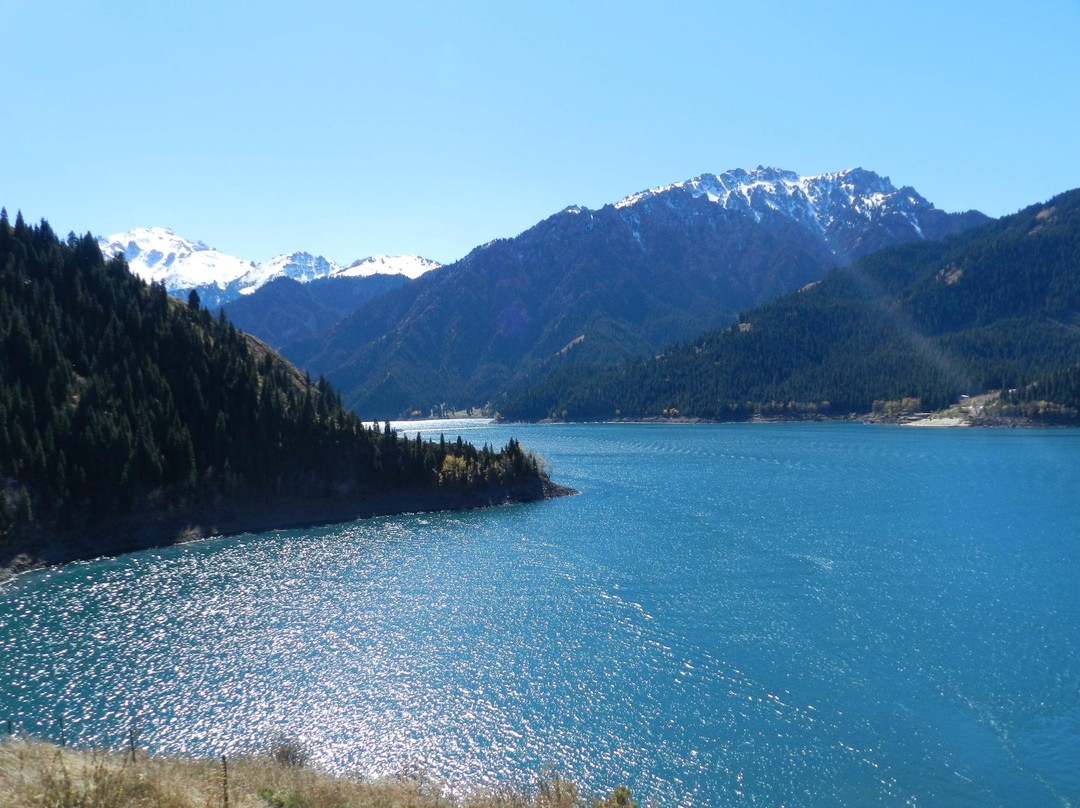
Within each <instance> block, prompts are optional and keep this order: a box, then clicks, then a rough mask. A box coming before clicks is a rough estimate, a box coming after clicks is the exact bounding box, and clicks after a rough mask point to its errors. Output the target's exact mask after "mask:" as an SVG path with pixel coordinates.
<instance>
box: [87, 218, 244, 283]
mask: <svg viewBox="0 0 1080 808" xmlns="http://www.w3.org/2000/svg"><path fill="white" fill-rule="evenodd" d="M98 246H99V247H101V252H102V253H103V254H104V255H106V256H112V255H115V254H116V253H121V254H123V256H124V260H126V261H127V262H128V266H129V267H131V271H132V272H134V273H135V274H136V275H138V276H139V277H140V278H142V279H143V280H144V281H147V282H148V283H151V282H153V283H161V282H163V283H164V284H165V288H166V289H168V290H169V291H170V292H178V291H182V290H183V291H186V290H188V289H194V288H197V287H202V286H211V285H217V286H220V287H221V288H222V289H224V288H225V286H226V285H228V284H229V283H231V282H232V281H234V280H236V279H237V278H239V277H241V276H243V275H245V274H247V273H248V272H250V271H251V270H252V269H254V268H255V264H253V263H252V262H251V261H245V260H243V259H242V258H237V257H235V256H232V255H226V254H225V253H223V252H219V251H217V250H215V249H212V248H210V247H207V246H206V245H205V244H203V243H202V242H201V241H189V240H188V239H185V238H181V237H180V236H178V235H176V234H175V233H174V232H173V231H172V230H169V229H168V228H165V227H136V228H135V229H134V230H128V231H127V232H126V233H116V234H114V235H111V236H101V237H99V238H98Z"/></svg>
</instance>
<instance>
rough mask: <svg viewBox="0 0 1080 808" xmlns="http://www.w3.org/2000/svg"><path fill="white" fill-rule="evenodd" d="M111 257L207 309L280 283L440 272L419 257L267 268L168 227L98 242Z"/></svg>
mask: <svg viewBox="0 0 1080 808" xmlns="http://www.w3.org/2000/svg"><path fill="white" fill-rule="evenodd" d="M98 246H99V247H100V248H101V251H102V253H103V254H104V255H105V256H107V257H112V256H113V255H116V254H117V253H119V254H121V255H123V256H124V260H126V261H127V263H128V266H129V267H131V271H132V272H134V273H135V274H136V275H138V276H139V277H140V278H142V279H143V280H145V281H147V282H151V283H164V284H165V289H166V291H168V292H169V293H170V294H173V295H183V294H186V293H187V292H189V291H190V290H192V289H195V290H196V291H198V293H199V296H200V298H201V299H202V301H203V303H204V304H205V305H208V306H211V307H217V306H221V305H223V304H225V303H228V302H229V301H231V300H235V299H236V298H238V297H241V296H243V295H249V294H252V293H253V292H255V291H256V290H257V289H259V288H261V287H262V286H264V285H265V284H267V283H269V282H270V281H272V280H275V279H277V278H291V279H292V280H295V281H298V282H300V283H308V282H310V281H314V280H318V279H322V278H358V277H368V276H371V275H400V276H402V277H405V278H409V279H413V278H418V277H420V276H421V275H423V274H424V273H425V272H428V271H430V270H432V269H435V268H437V267H438V266H439V264H438V263H436V262H435V261H429V260H427V259H426V258H420V257H419V256H415V255H394V256H386V255H377V256H372V257H369V258H363V259H360V260H358V261H354V262H353V263H351V264H349V265H348V266H341V265H340V264H337V263H335V262H333V261H330V260H329V259H327V258H324V257H323V256H321V255H312V254H311V253H307V252H294V253H290V254H288V255H278V256H275V257H274V258H271V259H270V260H269V261H265V262H263V263H261V264H256V263H255V262H253V261H245V260H244V259H242V258H237V257H236V256H232V255H227V254H225V253H223V252H220V251H218V250H215V249H213V248H212V247H208V246H207V245H206V244H204V243H203V242H201V241H190V240H188V239H185V238H182V237H180V236H178V235H176V234H175V233H174V232H173V231H172V230H169V229H167V228H163V227H137V228H135V229H133V230H129V231H127V232H125V233H115V234H113V235H111V236H102V237H100V238H98Z"/></svg>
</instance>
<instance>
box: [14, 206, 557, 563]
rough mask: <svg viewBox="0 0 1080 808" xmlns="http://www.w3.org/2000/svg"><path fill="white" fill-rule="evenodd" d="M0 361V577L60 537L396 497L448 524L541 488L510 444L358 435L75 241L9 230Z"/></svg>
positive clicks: (306, 386) (349, 423)
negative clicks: (224, 513) (468, 511)
mask: <svg viewBox="0 0 1080 808" xmlns="http://www.w3.org/2000/svg"><path fill="white" fill-rule="evenodd" d="M0 346H2V347H0V566H3V564H4V560H5V557H8V558H9V557H11V556H12V555H13V554H14V553H15V552H16V551H18V550H20V549H21V550H27V551H29V552H31V553H32V552H33V551H34V549H35V547H38V546H39V545H40V544H41V543H42V542H44V541H45V540H46V539H48V540H49V541H50V542H53V543H54V544H55V542H57V541H59V543H60V545H61V547H60V549H59V550H57V551H56V552H55V553H54V555H55V556H57V557H63V556H64V551H63V547H62V545H63V543H64V541H65V540H64V539H63V536H64V535H67V534H71V535H74V534H75V533H77V532H80V531H81V533H82V534H86V533H87V532H88V531H89V532H91V533H93V532H94V531H95V530H98V529H101V528H107V527H108V526H109V525H110V524H111V523H112V522H113V521H114V520H117V519H124V518H128V519H130V518H132V517H137V516H140V515H142V516H154V517H162V518H163V517H168V516H170V515H171V516H173V517H175V519H173V522H176V520H181V522H183V520H189V519H200V518H206V517H208V515H211V514H212V513H213V508H214V507H224V506H228V507H229V508H232V509H239V510H241V511H242V510H243V505H244V503H247V502H260V501H261V502H263V503H265V502H268V501H269V502H273V503H275V504H277V505H280V504H281V503H284V502H293V501H301V502H315V501H320V502H327V503H333V504H334V507H333V508H329V509H328V510H327V511H326V514H327V516H330V515H331V513H332V514H333V515H339V514H347V513H349V507H350V505H349V503H350V502H351V501H353V500H358V499H362V498H364V497H368V498H370V497H371V496H373V495H378V496H381V495H382V493H385V492H395V491H406V490H407V491H412V492H424V491H433V492H438V493H439V494H440V497H441V499H440V500H439V502H440V504H442V505H444V506H446V507H454V506H455V505H456V504H480V503H482V502H484V501H485V499H484V496H483V495H478V492H480V491H482V490H483V489H486V488H492V489H494V488H498V489H499V491H498V493H497V494H493V496H494V497H495V498H496V499H498V498H502V497H511V498H513V497H520V498H536V497H539V496H541V495H543V493H544V491H543V490H542V489H544V487H545V486H548V485H549V484H548V483H547V481H546V478H544V477H543V475H542V474H541V473H540V471H539V470H538V468H537V462H536V460H535V459H534V458H532V457H531V455H527V454H526V453H524V452H523V451H522V449H521V447H520V446H519V445H518V444H517V443H514V442H512V443H511V444H510V445H509V446H508V447H507V448H506V449H505V450H503V451H502V452H494V451H492V450H491V449H490V448H487V447H485V448H483V449H476V448H475V447H472V446H469V445H467V444H464V445H463V444H461V443H460V442H458V443H452V444H447V443H432V442H422V441H420V440H419V438H417V439H415V440H410V439H402V438H399V437H398V435H397V434H396V433H395V432H394V431H393V430H391V429H390V427H389V424H386V425H383V426H379V425H377V424H376V425H373V426H371V427H367V426H365V425H364V424H362V423H361V421H360V419H359V418H358V417H357V416H356V415H354V414H353V413H351V412H349V411H348V410H345V409H344V408H343V407H342V405H341V399H340V397H339V395H338V394H337V393H336V392H335V391H334V390H333V389H332V388H331V387H330V385H329V384H327V383H326V382H325V381H323V380H321V379H320V380H319V382H318V383H312V382H311V380H310V379H307V378H305V377H304V376H302V375H300V374H299V373H298V371H296V369H295V368H293V367H292V366H291V365H289V364H288V363H286V362H284V361H283V360H281V359H280V358H279V357H278V356H277V355H276V354H274V353H273V352H271V351H270V350H269V349H268V348H266V346H265V345H263V344H262V343H260V342H258V341H257V340H254V339H252V338H251V337H248V336H247V335H245V334H243V333H242V332H240V331H237V330H236V329H235V328H234V327H233V326H232V325H231V324H229V323H228V322H227V321H226V320H225V319H224V318H223V317H222V318H213V317H212V316H211V315H210V313H209V312H207V311H206V310H205V309H203V308H202V307H200V306H199V305H198V302H197V299H196V298H195V297H193V298H192V299H191V300H190V301H189V302H188V303H187V304H184V303H182V302H181V301H178V300H176V299H174V298H171V297H170V296H169V295H167V294H166V292H165V289H164V287H163V286H147V285H146V284H145V283H143V282H142V281H140V280H139V279H138V278H136V277H135V276H134V275H132V274H131V273H130V272H129V271H128V269H127V266H126V264H125V263H124V262H123V260H122V259H112V260H109V261H105V260H103V258H102V255H101V252H100V250H99V248H98V246H97V244H96V242H95V240H94V238H93V237H91V236H90V235H89V234H88V235H85V236H82V237H77V236H75V235H74V234H71V235H69V236H68V238H67V239H66V240H65V241H61V240H60V239H58V238H57V237H56V235H55V234H54V233H53V231H52V230H51V228H50V227H49V225H48V224H47V223H46V222H44V221H43V222H42V223H41V224H40V226H37V227H32V226H28V225H27V224H26V223H25V222H24V221H23V219H22V217H21V215H20V216H19V217H17V219H16V221H15V224H14V225H13V226H12V225H11V224H10V223H9V221H8V218H7V214H6V212H4V213H3V214H2V215H0ZM514 486H518V490H514V491H511V489H512V488H513V487H514ZM380 492H382V493H380ZM418 496H419V495H418ZM427 503H428V500H423V499H422V498H418V499H415V500H414V501H412V502H411V503H410V502H409V501H406V500H402V501H401V502H400V507H405V508H408V507H409V505H410V504H411V505H412V506H413V509H415V508H416V507H422V506H424V505H425V504H427ZM339 506H340V507H339ZM376 509H378V508H377V507H376ZM359 510H360V509H358V510H357V512H359ZM307 513H308V514H309V515H310V516H312V517H313V518H320V517H319V511H318V509H315V510H310V511H308V512H307ZM354 515H355V513H354ZM144 521H145V520H144ZM173 522H169V520H168V519H166V523H167V524H166V526H167V525H169V524H172V523H173ZM241 522H242V519H241ZM147 524H149V523H147ZM154 529H155V528H153V526H152V525H150V526H149V527H147V528H146V530H147V531H148V532H150V533H153V532H154ZM161 530H165V527H162V528H161ZM159 532H160V531H159ZM57 536H59V537H60V538H59V539H57ZM158 539H159V540H161V541H167V540H169V537H168V536H165V535H161V536H159V537H158ZM93 549H94V547H93V545H90V546H87V547H85V548H83V550H80V552H92V551H93Z"/></svg>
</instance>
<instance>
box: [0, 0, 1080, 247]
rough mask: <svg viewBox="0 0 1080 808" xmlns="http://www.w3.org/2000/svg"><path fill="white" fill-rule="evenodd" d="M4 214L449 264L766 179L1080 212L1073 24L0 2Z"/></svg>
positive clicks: (910, 3) (864, 9) (632, 9)
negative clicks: (862, 173)
mask: <svg viewBox="0 0 1080 808" xmlns="http://www.w3.org/2000/svg"><path fill="white" fill-rule="evenodd" d="M0 75H2V77H3V85H2V87H3V89H2V95H0V149H2V151H0V204H3V205H6V206H7V208H8V210H9V212H10V214H11V215H12V216H14V213H15V210H17V209H21V210H22V211H23V212H24V215H25V216H26V217H27V218H28V219H30V220H33V221H36V220H38V219H40V218H42V217H45V218H47V219H48V220H49V222H50V223H51V224H52V226H53V228H54V229H55V230H57V231H58V232H60V233H66V232H67V231H68V230H75V231H77V232H79V233H82V232H85V231H87V230H89V231H91V232H94V233H95V234H107V233H113V232H117V231H121V230H127V229H129V228H131V227H136V226H150V225H160V226H164V227H171V228H172V229H173V230H175V231H176V232H177V233H178V234H179V235H182V236H185V237H187V238H192V239H201V240H203V241H205V242H206V243H208V244H210V245H211V246H214V247H217V248H218V249H220V250H223V251H225V252H228V253H231V254H234V255H238V256H241V257H243V258H247V259H252V260H256V261H261V260H265V259H266V258H269V257H271V256H273V255H275V254H278V253H282V252H292V251H294V250H308V251H310V252H314V253H319V254H322V255H325V256H326V257H328V258H331V259H333V260H336V261H339V262H348V261H352V260H353V259H356V258H360V257H364V256H367V255H370V254H377V253H418V254H421V255H424V256H426V257H429V258H433V259H436V260H439V261H443V262H447V261H451V260H454V259H456V258H459V257H461V256H462V255H464V254H465V253H466V252H468V251H469V250H470V249H471V248H472V247H474V246H476V245H478V244H481V243H484V242H486V241H489V240H491V239H493V238H498V237H502V236H513V235H515V234H517V233H519V232H521V231H522V230H525V229H527V228H528V227H530V226H532V225H533V224H535V223H536V222H537V221H539V220H541V219H543V218H545V217H547V216H549V215H550V214H552V213H554V212H556V211H557V210H560V209H562V208H563V207H565V206H567V205H570V204H582V205H587V206H589V207H600V206H601V205H603V204H605V203H608V202H614V201H616V200H618V199H619V198H621V197H623V196H625V195H627V194H630V193H634V192H636V191H640V190H643V189H645V188H649V187H653V186H656V185H665V184H668V183H671V182H676V181H679V180H683V179H688V178H690V177H693V176H696V175H698V174H701V173H705V172H713V173H720V172H722V171H725V170H727V169H731V168H753V167H755V166H757V165H759V164H763V165H772V166H777V167H781V168H787V169H791V170H793V171H796V172H799V173H800V174H820V173H823V172H827V171H836V170H840V169H843V168H850V167H854V166H862V167H863V168H867V169H871V170H874V171H877V172H878V173H880V174H885V175H888V176H889V177H891V178H892V180H893V182H894V183H896V184H897V185H912V186H914V187H915V188H916V189H917V190H918V191H919V192H920V193H922V194H923V195H924V196H925V197H926V198H927V199H929V200H930V201H931V202H933V203H934V204H936V205H937V206H938V207H939V208H943V209H945V210H950V211H951V210H965V209H969V208H978V209H980V210H982V211H984V212H986V213H989V214H991V215H1001V214H1005V213H1011V212H1014V211H1016V210H1017V209H1019V208H1021V207H1023V206H1025V205H1027V204H1030V203H1033V202H1038V201H1043V200H1045V199H1047V198H1048V197H1050V196H1052V195H1053V194H1055V193H1058V192H1061V191H1064V190H1067V189H1070V188H1074V187H1077V186H1080V0H1039V2H1017V0H1009V1H1008V2H997V1H996V0H978V1H977V2H975V1H973V2H967V0H956V1H955V2H954V1H953V0H934V1H933V2H924V0H907V2H903V3H891V2H890V3H882V2H872V0H860V2H833V1H832V0H825V1H823V2H801V1H800V0H786V1H785V0H779V1H777V2H773V1H772V0H739V2H732V1H731V0H706V1H705V2H676V1H675V0H673V1H672V2H670V3H660V2H633V1H632V0H617V2H608V1H607V0H592V1H590V0H574V1H573V2H562V1H561V0H554V1H552V0H548V1H547V2H542V3H539V2H537V3H532V2H529V3H526V2H513V1H512V0H510V1H508V0H501V1H500V2H490V3H482V2H445V0H443V2H408V0H401V1H399V2H390V1H389V0H387V2H378V3H373V2H321V1H320V0H305V2H288V1H287V0H261V2H240V1H239V0H212V1H211V2H205V1H204V0H185V1H184V2H175V3H170V2H147V0H139V2H119V1H117V0H95V2H87V1H86V0H75V1H73V2H61V1H56V2H54V1H53V0H0Z"/></svg>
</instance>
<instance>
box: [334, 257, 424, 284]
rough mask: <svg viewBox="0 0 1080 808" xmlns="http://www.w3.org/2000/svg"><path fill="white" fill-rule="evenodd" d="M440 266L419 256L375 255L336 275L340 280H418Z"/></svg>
mask: <svg viewBox="0 0 1080 808" xmlns="http://www.w3.org/2000/svg"><path fill="white" fill-rule="evenodd" d="M439 266H440V265H439V264H438V263H437V262H435V261H429V260H428V259H426V258H421V257H420V256H419V255H373V256H371V257H370V258H362V259H361V260H359V261H354V262H353V263H351V264H349V266H347V267H345V268H344V269H342V270H340V271H339V272H337V273H335V275H336V276H337V277H339V278H366V277H367V276H369V275H404V276H405V277H406V278H409V279H410V280H416V279H417V278H419V277H420V276H421V275H423V274H424V273H425V272H430V271H431V270H433V269H438V268H439Z"/></svg>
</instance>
